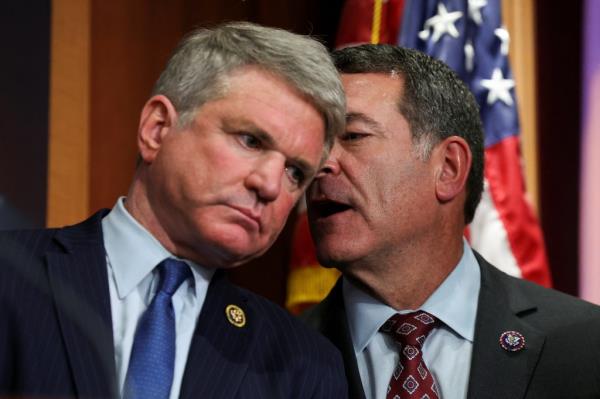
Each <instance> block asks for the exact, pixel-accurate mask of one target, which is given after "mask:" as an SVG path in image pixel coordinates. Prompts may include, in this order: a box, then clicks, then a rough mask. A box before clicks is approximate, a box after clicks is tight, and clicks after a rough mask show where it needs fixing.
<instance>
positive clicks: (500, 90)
mask: <svg viewBox="0 0 600 399" xmlns="http://www.w3.org/2000/svg"><path fill="white" fill-rule="evenodd" d="M481 85H482V86H483V87H485V88H486V89H488V90H489V91H488V96H487V103H488V105H492V104H494V103H495V102H496V101H498V100H500V101H502V102H503V103H504V104H506V105H508V106H511V105H513V99H512V95H511V94H510V89H512V88H513V87H515V81H514V80H512V79H504V75H503V74H502V70H501V69H500V68H495V69H494V72H492V77H491V78H490V79H482V80H481Z"/></svg>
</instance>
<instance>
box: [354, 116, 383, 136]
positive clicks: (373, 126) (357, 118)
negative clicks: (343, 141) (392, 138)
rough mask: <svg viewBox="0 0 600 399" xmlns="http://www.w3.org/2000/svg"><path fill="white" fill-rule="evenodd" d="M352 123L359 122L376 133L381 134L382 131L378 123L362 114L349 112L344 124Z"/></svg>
mask: <svg viewBox="0 0 600 399" xmlns="http://www.w3.org/2000/svg"><path fill="white" fill-rule="evenodd" d="M352 122H361V123H364V124H365V125H367V126H368V127H370V128H371V129H373V130H375V131H376V132H378V133H383V131H384V129H383V127H382V126H381V124H380V123H379V122H377V121H376V120H375V119H373V118H371V117H370V116H368V115H365V114H363V113H362V112H349V113H347V114H346V124H350V123H352Z"/></svg>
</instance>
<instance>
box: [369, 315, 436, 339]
mask: <svg viewBox="0 0 600 399" xmlns="http://www.w3.org/2000/svg"><path fill="white" fill-rule="evenodd" d="M437 322H438V320H437V319H436V318H435V316H432V315H430V314H429V313H427V312H423V311H419V312H412V313H407V314H398V313H396V314H395V315H393V316H392V317H390V318H389V319H388V320H387V321H386V322H385V323H384V324H383V326H381V328H380V331H381V332H384V333H386V334H389V335H391V336H392V338H394V340H395V341H396V342H398V343H400V344H402V345H415V346H419V347H422V346H423V343H424V342H425V339H426V338H427V335H429V333H430V332H431V330H432V329H433V328H434V327H435V326H436V324H437Z"/></svg>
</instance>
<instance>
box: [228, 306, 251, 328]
mask: <svg viewBox="0 0 600 399" xmlns="http://www.w3.org/2000/svg"><path fill="white" fill-rule="evenodd" d="M225 315H226V316H227V320H228V321H229V322H230V323H231V324H233V325H234V326H236V327H244V326H245V325H246V314H245V313H244V311H243V310H242V309H241V308H240V307H239V306H237V305H227V307H226V308H225Z"/></svg>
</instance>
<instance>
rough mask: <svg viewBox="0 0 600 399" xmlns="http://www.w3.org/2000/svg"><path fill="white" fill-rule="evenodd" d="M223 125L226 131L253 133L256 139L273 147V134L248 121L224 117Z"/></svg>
mask: <svg viewBox="0 0 600 399" xmlns="http://www.w3.org/2000/svg"><path fill="white" fill-rule="evenodd" d="M223 125H224V126H223V127H224V128H225V130H227V131H230V132H231V131H237V132H240V133H241V132H245V133H250V134H252V135H254V136H255V137H256V138H257V139H259V140H260V141H261V142H262V143H263V145H265V146H266V147H269V148H272V147H275V140H274V139H273V136H271V135H270V134H269V133H267V132H266V131H265V130H263V129H261V128H259V127H258V126H256V125H255V124H254V123H252V122H250V121H247V120H239V119H225V120H224V121H223Z"/></svg>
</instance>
